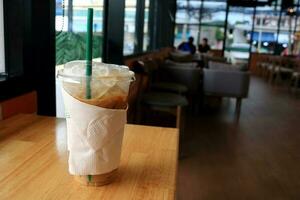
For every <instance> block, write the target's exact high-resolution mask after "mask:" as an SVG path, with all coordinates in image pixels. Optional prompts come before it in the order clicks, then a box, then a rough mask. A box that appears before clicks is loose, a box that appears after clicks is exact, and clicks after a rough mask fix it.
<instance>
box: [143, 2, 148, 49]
mask: <svg viewBox="0 0 300 200" xmlns="http://www.w3.org/2000/svg"><path fill="white" fill-rule="evenodd" d="M149 8H150V0H145V15H144V42H143V51H147V50H148V49H149V48H148V47H149V43H150V36H149V30H148V26H149Z"/></svg>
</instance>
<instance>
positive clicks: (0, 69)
mask: <svg viewBox="0 0 300 200" xmlns="http://www.w3.org/2000/svg"><path fill="white" fill-rule="evenodd" d="M4 72H5V53H4V16H3V0H0V75H1V74H2V73H4ZM0 78H1V77H0Z"/></svg>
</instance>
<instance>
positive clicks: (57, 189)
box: [0, 115, 178, 200]
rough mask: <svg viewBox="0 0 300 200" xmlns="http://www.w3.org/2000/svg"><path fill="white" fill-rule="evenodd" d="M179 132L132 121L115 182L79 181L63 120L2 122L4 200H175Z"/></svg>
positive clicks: (0, 162)
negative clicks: (70, 164)
mask: <svg viewBox="0 0 300 200" xmlns="http://www.w3.org/2000/svg"><path fill="white" fill-rule="evenodd" d="M177 156H178V131H177V129H172V128H159V127H149V126H137V125H127V126H126V128H125V136H124V142H123V151H122V156H121V164H120V167H119V172H118V176H117V179H116V181H115V182H114V183H112V184H110V185H107V186H103V187H98V188H95V187H87V186H82V185H79V183H77V182H76V181H74V180H73V177H72V176H70V175H69V173H68V163H67V159H68V154H67V146H66V124H65V120H63V119H56V118H50V117H40V116H35V115H18V116H15V117H13V118H11V119H8V120H5V121H2V122H0V199H12V200H14V199H22V200H24V199H30V200H35V199H39V200H40V199H59V200H62V199H64V200H65V199H74V200H75V199H76V200H77V199H101V200H104V199H109V200H112V199H116V200H126V199H143V200H145V199H174V198H175V190H176V173H177Z"/></svg>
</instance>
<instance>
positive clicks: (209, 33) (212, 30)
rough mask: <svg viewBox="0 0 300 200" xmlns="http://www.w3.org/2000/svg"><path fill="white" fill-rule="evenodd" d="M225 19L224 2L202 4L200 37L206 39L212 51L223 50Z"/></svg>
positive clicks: (205, 2)
mask: <svg viewBox="0 0 300 200" xmlns="http://www.w3.org/2000/svg"><path fill="white" fill-rule="evenodd" d="M225 18H226V1H223V2H222V1H216V2H212V1H204V2H203V10H202V16H201V32H200V37H201V38H207V39H208V41H209V44H210V46H211V48H212V49H223V39H224V26H225ZM200 40H201V39H200Z"/></svg>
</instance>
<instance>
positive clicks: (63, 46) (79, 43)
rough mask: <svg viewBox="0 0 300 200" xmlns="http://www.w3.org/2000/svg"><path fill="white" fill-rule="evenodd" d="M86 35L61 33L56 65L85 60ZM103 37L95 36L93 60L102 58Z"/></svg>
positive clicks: (58, 38)
mask: <svg viewBox="0 0 300 200" xmlns="http://www.w3.org/2000/svg"><path fill="white" fill-rule="evenodd" d="M85 38H86V33H73V32H61V33H58V34H57V36H56V65H62V64H65V63H67V62H69V61H72V60H84V59H85ZM102 42H103V37H102V35H96V34H94V37H93V58H100V57H102Z"/></svg>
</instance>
